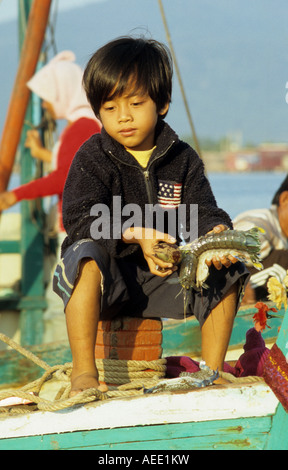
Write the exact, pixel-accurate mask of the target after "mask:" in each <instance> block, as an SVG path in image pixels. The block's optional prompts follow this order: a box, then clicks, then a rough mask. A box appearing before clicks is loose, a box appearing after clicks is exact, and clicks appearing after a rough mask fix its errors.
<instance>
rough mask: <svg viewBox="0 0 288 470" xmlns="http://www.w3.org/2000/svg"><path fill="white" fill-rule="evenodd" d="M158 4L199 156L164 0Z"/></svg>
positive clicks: (197, 142) (199, 152) (159, 0)
mask: <svg viewBox="0 0 288 470" xmlns="http://www.w3.org/2000/svg"><path fill="white" fill-rule="evenodd" d="M158 4H159V8H160V12H161V16H162V21H163V24H164V28H165V33H166V38H167V42H168V44H169V47H170V50H171V54H172V58H173V62H174V65H175V70H176V74H177V77H178V81H179V85H180V90H181V94H182V97H183V101H184V106H185V109H186V113H187V116H188V121H189V124H190V127H191V131H192V136H193V140H194V143H195V147H196V151H197V153H198V155H199V157H201V149H200V145H199V141H198V138H197V135H196V130H195V127H194V124H193V120H192V116H191V113H190V109H189V106H188V102H187V98H186V94H185V90H184V86H183V82H182V78H181V74H180V70H179V67H178V63H177V59H176V54H175V52H174V48H173V44H172V40H171V36H170V33H169V28H168V23H167V20H166V16H165V12H164V7H163V4H162V0H158ZM201 158H202V157H201Z"/></svg>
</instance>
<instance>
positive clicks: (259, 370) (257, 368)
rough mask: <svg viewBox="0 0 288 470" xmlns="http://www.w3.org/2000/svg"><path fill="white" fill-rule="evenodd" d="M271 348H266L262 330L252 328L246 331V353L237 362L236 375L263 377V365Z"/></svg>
mask: <svg viewBox="0 0 288 470" xmlns="http://www.w3.org/2000/svg"><path fill="white" fill-rule="evenodd" d="M269 353H270V350H269V349H268V348H266V346H265V342H264V340H263V337H262V335H261V332H260V331H256V330H255V328H250V330H248V331H247V333H246V344H245V345H244V353H243V354H242V355H241V356H240V357H239V359H238V361H237V363H236V364H235V374H234V375H235V376H236V377H248V376H249V375H255V376H258V377H263V366H264V362H265V360H266V359H267V357H268V355H269Z"/></svg>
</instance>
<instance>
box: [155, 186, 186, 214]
mask: <svg viewBox="0 0 288 470" xmlns="http://www.w3.org/2000/svg"><path fill="white" fill-rule="evenodd" d="M181 191H182V184H181V183H170V182H167V181H159V191H158V202H159V204H160V206H162V207H164V208H165V209H168V208H169V207H172V208H176V207H178V206H179V204H180V203H181Z"/></svg>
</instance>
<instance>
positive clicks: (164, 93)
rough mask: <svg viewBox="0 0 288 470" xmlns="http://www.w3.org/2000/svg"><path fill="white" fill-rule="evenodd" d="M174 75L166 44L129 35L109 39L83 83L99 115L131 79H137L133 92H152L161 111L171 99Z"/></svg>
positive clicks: (120, 93)
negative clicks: (104, 105)
mask: <svg viewBox="0 0 288 470" xmlns="http://www.w3.org/2000/svg"><path fill="white" fill-rule="evenodd" d="M172 75H173V65H172V58H171V54H170V51H169V49H168V48H167V47H166V46H165V45H164V44H161V43H160V42H158V41H155V40H153V39H143V38H132V37H129V36H128V37H121V38H118V39H115V40H113V41H111V42H109V43H108V44H106V45H105V46H103V47H101V48H100V49H98V50H97V51H96V52H95V54H93V56H92V57H91V59H90V60H89V62H88V64H87V66H86V68H85V71H84V76H83V84H84V88H85V91H86V95H87V98H88V101H89V102H90V104H91V107H92V109H93V111H94V113H95V115H96V116H97V117H99V111H100V108H101V106H102V104H103V103H105V101H108V100H110V99H113V98H114V97H115V96H117V95H118V96H119V95H122V94H123V92H124V90H125V89H126V88H127V85H130V84H131V80H133V82H132V83H133V84H134V82H135V89H134V90H133V93H132V94H134V93H135V92H144V93H148V95H149V96H150V98H151V99H152V100H153V101H154V102H155V103H156V109H157V112H160V111H161V109H163V108H164V106H165V105H166V104H167V103H170V102H171V94H172ZM166 114H167V113H166ZM166 114H165V115H166ZM161 117H165V116H164V115H163V116H161Z"/></svg>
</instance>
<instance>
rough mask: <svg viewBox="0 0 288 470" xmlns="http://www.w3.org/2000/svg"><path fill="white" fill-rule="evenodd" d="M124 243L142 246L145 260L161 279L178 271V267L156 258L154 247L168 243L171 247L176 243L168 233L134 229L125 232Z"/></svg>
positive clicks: (151, 270)
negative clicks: (160, 243)
mask: <svg viewBox="0 0 288 470" xmlns="http://www.w3.org/2000/svg"><path fill="white" fill-rule="evenodd" d="M123 241H124V242H125V243H138V244H139V245H140V246H141V248H142V251H143V255H144V258H145V259H146V261H147V264H148V267H149V270H150V272H151V273H152V274H155V275H156V276H159V277H166V276H169V275H170V274H172V273H173V272H174V271H176V270H177V266H174V265H173V264H172V263H167V262H165V261H162V260H161V259H159V258H157V256H155V252H154V247H155V245H157V244H158V243H159V242H166V243H168V244H171V245H173V244H175V243H176V240H175V238H173V237H171V236H170V235H168V234H167V233H162V232H159V231H157V230H155V229H144V228H142V227H133V228H131V229H127V230H126V231H125V232H124V234H123Z"/></svg>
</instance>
